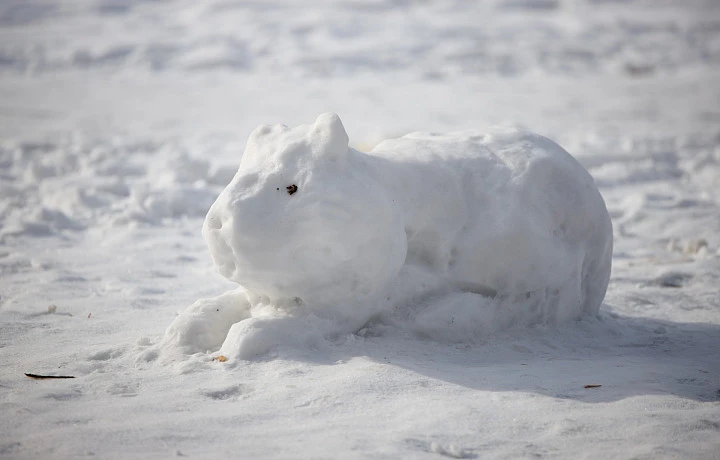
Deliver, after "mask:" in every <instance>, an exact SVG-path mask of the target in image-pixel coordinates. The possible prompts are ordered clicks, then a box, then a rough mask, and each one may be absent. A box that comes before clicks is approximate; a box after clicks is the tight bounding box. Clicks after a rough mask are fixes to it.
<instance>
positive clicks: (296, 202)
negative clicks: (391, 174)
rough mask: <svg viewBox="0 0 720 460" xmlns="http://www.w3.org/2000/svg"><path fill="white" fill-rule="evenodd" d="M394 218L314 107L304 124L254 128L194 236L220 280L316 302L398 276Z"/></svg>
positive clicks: (362, 163) (333, 124)
mask: <svg viewBox="0 0 720 460" xmlns="http://www.w3.org/2000/svg"><path fill="white" fill-rule="evenodd" d="M400 215H401V213H399V212H397V210H396V209H394V207H393V203H392V202H391V200H389V199H388V197H387V195H386V192H385V191H384V190H383V188H382V187H381V186H380V185H379V184H378V183H377V182H375V181H374V180H373V179H372V177H371V174H370V170H369V168H368V167H367V165H366V158H365V156H364V154H361V153H359V152H356V151H354V150H352V149H350V148H349V147H348V136H347V133H346V132H345V129H344V127H343V125H342V122H341V121H340V119H339V118H338V116H337V115H335V114H323V115H320V116H319V117H318V118H317V120H316V121H315V123H314V124H312V125H304V126H299V127H296V128H292V129H291V128H288V127H286V126H283V125H276V126H260V127H258V128H257V129H256V130H255V131H253V133H252V134H251V135H250V138H249V139H248V142H247V146H246V148H245V153H244V154H243V157H242V160H241V162H240V167H239V169H238V172H237V173H236V175H235V177H234V178H233V180H232V181H231V183H230V184H229V185H228V186H227V187H226V188H225V190H223V192H222V193H221V194H220V196H219V197H218V199H217V201H216V202H215V203H214V204H213V206H212V207H211V209H210V211H209V212H208V214H207V217H206V219H205V223H204V225H203V235H204V236H205V239H206V241H207V243H208V245H209V247H210V251H211V253H212V256H213V259H214V260H215V263H216V265H217V266H218V268H219V270H220V272H221V273H222V274H223V275H224V276H225V277H227V278H228V279H230V280H232V281H235V282H237V283H239V284H241V285H243V286H244V287H246V288H248V289H249V290H251V291H253V292H254V293H256V294H258V295H266V296H268V297H270V298H271V299H283V298H300V299H302V300H303V301H304V302H306V303H308V304H310V303H312V304H318V305H322V304H329V303H333V302H338V301H340V302H342V301H346V300H349V299H358V298H363V297H367V296H372V295H374V294H376V293H377V292H378V291H380V290H382V289H383V288H384V287H385V284H386V283H387V282H388V281H389V280H390V279H392V278H393V277H394V276H395V274H397V272H398V271H399V269H400V267H401V266H402V264H403V262H404V258H405V251H406V242H405V233H404V225H403V223H402V222H401V221H400V220H399V219H400V217H399V216H400Z"/></svg>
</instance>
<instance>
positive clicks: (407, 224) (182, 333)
mask: <svg viewBox="0 0 720 460" xmlns="http://www.w3.org/2000/svg"><path fill="white" fill-rule="evenodd" d="M203 235H204V236H205V239H206V241H207V243H208V245H209V247H210V251H211V253H212V257H213V259H214V261H215V264H216V265H217V267H218V269H219V271H220V273H222V275H223V276H225V277H227V278H228V279H230V280H232V281H234V282H237V283H238V284H240V285H241V286H242V287H243V288H244V289H239V290H238V291H236V292H233V293H229V294H226V295H225V296H226V298H227V299H229V300H226V301H223V300H222V299H221V298H218V299H212V300H202V301H199V302H198V303H196V304H195V305H193V306H192V307H191V308H190V309H189V310H188V311H187V312H186V313H184V314H183V315H181V316H180V317H179V318H178V319H177V320H176V321H175V323H174V324H173V325H172V326H171V327H170V329H169V330H168V333H167V340H169V341H170V342H171V343H175V344H179V345H181V346H183V347H184V348H185V349H186V351H206V350H211V349H213V348H217V347H218V346H219V345H220V344H221V343H222V342H223V341H225V335H226V333H227V332H228V331H229V330H230V327H231V326H232V325H233V324H234V323H237V324H236V326H235V327H234V328H233V330H234V332H233V331H231V333H230V336H231V337H232V339H231V338H228V339H227V341H226V343H225V346H223V350H224V351H225V352H227V353H236V352H237V348H238V347H239V348H245V350H242V351H241V352H240V356H241V357H250V356H252V355H253V354H255V353H261V352H263V351H264V350H265V349H267V348H268V347H271V346H272V345H273V341H274V340H276V339H277V340H280V341H286V340H288V339H287V337H288V336H294V337H295V339H291V341H292V342H295V341H299V342H302V341H304V340H306V339H307V337H306V333H307V331H305V332H300V331H299V330H298V329H300V330H303V331H304V330H306V329H318V330H319V331H322V334H323V335H328V333H338V332H350V331H352V330H358V329H359V328H361V327H362V326H363V324H365V323H366V322H367V321H368V320H370V319H371V318H373V317H383V316H385V317H391V316H392V315H393V314H395V313H397V312H398V311H402V312H403V315H404V317H405V320H407V319H408V318H410V322H412V323H413V324H414V325H413V326H412V328H413V329H415V330H416V331H418V332H423V333H425V334H426V335H430V336H432V337H434V338H440V339H450V340H453V338H458V337H453V336H454V335H455V336H460V338H462V337H467V336H472V334H473V332H474V331H473V329H482V331H478V332H492V331H493V330H495V329H498V328H501V327H505V326H507V325H509V324H514V323H522V324H531V323H537V322H542V323H557V322H562V321H565V320H568V319H573V318H578V317H580V316H582V315H583V314H596V313H597V311H598V308H599V306H600V304H601V302H602V300H603V298H604V296H605V291H606V288H607V285H608V281H609V277H610V264H611V253H612V226H611V223H610V218H609V216H608V213H607V210H606V208H605V204H604V201H603V199H602V197H601V196H600V193H599V192H598V190H597V188H596V187H595V184H594V182H593V179H592V178H591V177H590V175H589V174H588V173H587V172H586V171H585V170H584V168H583V167H582V166H581V165H580V164H579V163H578V162H577V161H576V160H575V159H574V158H573V157H572V156H570V155H569V154H568V153H567V152H565V151H564V150H563V149H562V148H561V147H560V146H558V145H557V144H555V143H554V142H552V141H550V140H548V139H546V138H544V137H542V136H539V135H536V134H532V133H529V132H525V131H521V130H518V129H515V128H499V129H496V130H494V131H492V132H490V133H486V134H482V133H477V132H459V133H451V134H447V135H438V134H424V133H413V134H409V135H407V136H404V137H401V138H399V139H393V140H387V141H385V142H382V143H381V144H379V145H378V146H377V147H375V148H374V149H373V150H372V151H371V152H370V153H362V152H359V151H357V150H354V149H352V148H350V147H349V146H348V136H347V134H346V132H345V129H344V127H343V125H342V123H341V121H340V119H339V118H338V116H337V115H335V114H323V115H321V116H320V117H318V119H317V120H316V121H315V123H314V124H312V125H309V126H299V127H296V128H292V129H290V128H288V127H286V126H284V125H276V126H261V127H259V128H257V129H256V130H255V131H254V132H253V133H252V134H251V135H250V138H249V140H248V143H247V147H246V149H245V153H244V155H243V157H242V159H241V162H240V167H239V169H238V172H237V174H236V175H235V177H234V178H233V179H232V181H231V182H230V184H229V185H228V186H227V187H226V188H225V190H224V191H223V192H222V193H221V194H220V196H219V197H218V199H217V200H216V201H215V203H214V204H213V205H212V207H211V209H210V211H209V212H208V214H207V217H206V219H205V223H204V225H203ZM429 297H432V298H434V299H435V302H433V305H432V306H431V307H429V308H426V309H424V310H423V309H422V308H421V307H419V306H421V305H423V302H422V300H423V299H424V298H429ZM442 297H444V298H445V300H440V301H438V300H437V299H438V298H442ZM399 307H403V308H399ZM253 309H254V310H253ZM228 311H229V312H228ZM448 312H451V315H452V321H446V319H447V318H448V317H449V316H448ZM258 318H262V320H258ZM395 319H396V320H397V319H398V315H397V314H396V315H395ZM308 321H310V322H309V323H308ZM450 324H453V325H450ZM468 329H469V330H468ZM270 330H271V331H272V332H267V331H270ZM263 331H266V332H263ZM298 334H300V337H299V338H298V337H297V336H298ZM249 337H255V339H252V340H250V339H249ZM296 339H297V340H296ZM238 341H239V342H238ZM258 341H259V343H254V344H253V343H252V342H258ZM230 342H232V343H234V345H232V346H230V345H229V343H230ZM228 348H229V349H228Z"/></svg>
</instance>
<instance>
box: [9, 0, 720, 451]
mask: <svg viewBox="0 0 720 460" xmlns="http://www.w3.org/2000/svg"><path fill="white" fill-rule="evenodd" d="M718 64H720V6H719V5H717V2H713V1H710V0H708V1H701V0H695V1H686V2H679V1H678V2H673V1H664V2H657V1H654V2H650V1H641V0H638V1H612V2H609V1H589V0H588V1H584V0H554V1H553V0H535V1H532V0H523V1H517V0H497V1H484V2H475V3H470V2H460V1H458V2H452V1H447V2H440V1H437V2H399V1H390V0H374V1H363V2H340V1H337V2H320V1H317V2H302V3H293V2H250V1H229V0H226V1H213V2H204V3H198V2H192V1H179V0H178V1H167V2H141V1H132V2H131V1H128V2H122V1H115V0H105V1H90V0H83V1H74V2H71V1H56V2H40V1H21V0H9V1H6V2H3V3H2V5H0V142H1V144H0V267H1V268H0V274H1V275H0V276H1V278H0V364H2V369H3V371H2V374H0V388H2V391H1V392H0V414H2V417H0V456H2V457H7V458H77V457H84V456H92V455H95V456H98V457H101V458H131V457H138V458H165V457H172V456H178V455H186V456H194V457H198V458H223V457H240V458H258V457H263V458H297V457H302V458H338V457H348V458H398V457H402V458H439V456H445V457H453V458H474V457H477V458H525V457H538V456H540V457H549V458H599V457H609V458H673V457H674V458H717V457H718V456H719V455H720V454H718V452H720V441H719V439H720V436H718V434H719V433H720V293H719V291H718V288H717V286H718V285H719V283H720V280H719V279H718V278H720V252H719V249H720V210H719V209H718V203H719V200H720V192H718V190H720V129H719V128H718V126H719V125H718V122H719V121H720V110H719V109H718V108H719V107H720V85H717V81H720V66H719V65H718ZM329 110H332V111H335V112H338V113H340V114H341V116H342V117H343V121H344V123H345V126H346V127H347V129H348V134H349V135H350V139H351V144H352V145H354V146H355V147H357V148H359V149H361V150H364V149H368V148H369V147H371V146H372V145H374V144H376V143H377V142H379V141H380V140H382V139H384V138H387V137H395V136H397V135H400V134H403V133H405V132H407V131H412V130H427V131H431V130H432V131H449V130H458V129H468V128H475V129H477V128H479V127H482V126H484V125H487V124H492V123H498V122H507V121H510V122H518V123H521V124H523V125H525V126H526V127H528V128H529V129H532V130H533V131H536V132H540V133H541V134H543V135H546V136H548V137H550V138H552V139H554V140H556V141H557V142H559V143H560V144H561V145H562V146H563V147H565V148H566V149H567V150H568V151H569V152H571V153H572V154H573V155H575V156H576V157H577V158H578V159H579V160H580V161H581V163H583V165H585V167H586V168H588V170H589V171H590V173H591V174H592V175H593V176H594V178H595V180H596V183H597V184H598V186H599V187H600V190H601V192H602V194H603V196H604V198H605V200H606V203H607V206H608V210H609V211H610V214H611V217H612V219H613V222H614V227H615V228H614V230H615V252H614V257H613V277H612V280H611V282H610V287H609V290H608V294H607V296H606V300H605V305H604V306H603V307H602V308H601V315H600V317H599V318H598V319H586V320H584V321H581V322H579V323H573V324H568V325H565V326H562V327H555V328H533V329H529V330H526V329H523V330H513V331H507V332H505V333H502V334H497V335H496V336H493V337H491V338H488V339H487V340H484V341H477V342H474V343H468V344H463V345H445V344H439V343H435V342H430V341H423V340H420V339H417V338H414V337H411V336H408V335H405V334H402V333H399V332H397V331H392V330H387V331H384V332H383V331H381V333H379V334H377V335H374V336H364V337H363V336H360V335H350V336H347V337H346V338H345V339H344V340H342V341H341V342H340V343H337V344H333V345H325V346H322V347H320V348H318V349H316V350H311V351H297V350H290V349H284V348H279V349H276V350H274V351H273V353H272V354H271V355H270V356H269V357H267V358H266V359H260V360H256V361H251V362H243V361H237V362H233V361H228V362H226V363H219V362H214V361H211V359H210V358H211V356H194V357H192V358H190V359H188V360H186V361H182V362H177V363H175V364H173V365H171V366H166V367H163V366H158V365H156V363H155V362H154V361H152V359H153V353H154V351H153V350H154V348H153V346H154V344H155V343H157V341H158V340H159V338H160V336H161V335H162V334H163V332H164V330H165V328H166V327H167V325H168V324H170V322H171V321H172V320H173V318H174V317H175V315H176V313H177V312H178V311H181V310H183V309H184V308H185V307H186V306H187V305H189V304H190V303H192V302H193V301H195V300H196V299H198V298H201V297H210V296H214V295H218V294H220V293H222V292H223V291H225V290H227V289H230V288H231V287H232V285H231V284H229V283H227V282H225V281H223V279H222V278H221V277H220V276H219V275H218V274H217V273H216V271H215V268H214V267H213V266H212V263H211V260H210V256H209V253H208V250H207V248H206V246H205V243H204V241H203V240H202V238H201V236H200V227H201V223H202V218H203V217H204V214H205V212H206V211H207V208H208V207H209V205H210V204H211V203H212V201H213V200H214V199H215V197H216V196H217V194H218V193H219V192H220V190H221V189H222V188H223V187H224V185H225V184H227V182H228V181H229V180H230V178H231V176H232V174H233V173H234V171H235V169H236V168H237V164H238V162H239V155H240V153H241V152H242V148H243V145H244V142H245V139H246V137H247V135H248V134H249V132H250V130H251V129H252V128H254V127H255V126H257V125H258V124H260V123H278V122H282V123H286V124H288V125H296V124H300V123H306V122H308V121H309V120H312V119H314V117H315V116H316V115H317V114H318V113H321V112H325V111H329ZM50 305H55V306H56V307H57V309H56V310H55V312H54V313H53V314H50V313H48V307H49V306H50ZM25 372H34V373H46V374H53V373H57V374H70V375H75V376H76V377H77V378H76V379H74V380H51V381H33V380H30V379H28V378H26V377H25V376H24V375H23V373H25ZM586 384H600V385H602V387H600V388H590V389H586V388H584V385H586Z"/></svg>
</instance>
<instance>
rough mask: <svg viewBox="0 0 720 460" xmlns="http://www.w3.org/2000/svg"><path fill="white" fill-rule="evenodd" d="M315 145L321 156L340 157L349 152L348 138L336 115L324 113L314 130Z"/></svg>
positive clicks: (318, 118) (316, 122) (318, 119)
mask: <svg viewBox="0 0 720 460" xmlns="http://www.w3.org/2000/svg"><path fill="white" fill-rule="evenodd" d="M312 137H313V144H315V145H316V146H317V148H318V150H317V153H318V154H320V155H330V156H339V155H343V154H345V153H347V151H348V142H349V141H350V139H349V138H348V135H347V133H346V132H345V127H344V126H343V124H342V121H340V117H338V116H337V114H335V113H323V114H322V115H320V116H319V117H317V120H315V124H314V125H313V129H312Z"/></svg>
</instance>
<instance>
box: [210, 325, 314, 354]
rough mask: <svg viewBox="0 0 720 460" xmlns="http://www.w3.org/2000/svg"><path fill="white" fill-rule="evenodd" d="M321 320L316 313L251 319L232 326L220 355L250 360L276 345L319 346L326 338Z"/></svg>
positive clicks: (293, 346) (295, 346) (294, 346)
mask: <svg viewBox="0 0 720 460" xmlns="http://www.w3.org/2000/svg"><path fill="white" fill-rule="evenodd" d="M322 322H323V321H322V320H320V319H319V318H317V317H315V316H313V315H298V316H265V317H260V318H248V319H246V320H244V321H240V322H239V323H236V324H234V325H233V326H232V327H231V328H230V332H229V333H228V335H227V339H226V340H225V343H223V346H222V348H221V349H220V354H221V355H222V356H225V357H227V358H228V359H239V360H251V359H255V358H258V357H260V356H263V355H265V354H267V353H268V352H269V351H270V350H271V349H273V348H275V347H292V348H317V347H318V346H320V345H321V344H322V342H323V340H324V339H323V334H322V331H323V330H325V329H326V327H323V324H320V323H322Z"/></svg>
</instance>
